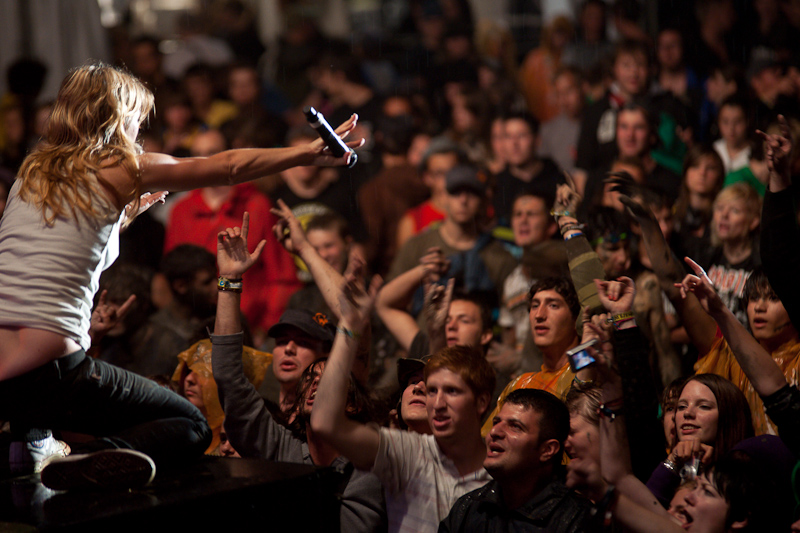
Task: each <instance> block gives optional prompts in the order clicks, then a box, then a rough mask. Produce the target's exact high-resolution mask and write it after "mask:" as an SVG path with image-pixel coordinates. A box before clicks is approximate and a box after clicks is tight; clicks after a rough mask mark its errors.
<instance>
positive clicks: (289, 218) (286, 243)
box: [270, 198, 309, 255]
mask: <svg viewBox="0 0 800 533" xmlns="http://www.w3.org/2000/svg"><path fill="white" fill-rule="evenodd" d="M270 212H271V213H272V214H273V215H275V216H276V217H278V222H277V224H275V225H274V226H272V232H273V233H274V234H275V238H276V239H278V242H279V243H281V245H283V247H284V248H285V249H286V251H287V252H289V253H290V254H298V255H299V254H300V252H301V251H302V250H303V248H304V247H306V246H309V244H308V239H306V232H305V231H304V230H303V225H302V224H300V221H299V220H297V217H296V216H294V213H292V210H291V209H289V206H287V205H286V202H284V201H283V200H281V199H280V198H279V199H278V207H273V208H272V209H270Z"/></svg>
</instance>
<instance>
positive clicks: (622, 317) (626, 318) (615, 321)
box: [606, 311, 634, 329]
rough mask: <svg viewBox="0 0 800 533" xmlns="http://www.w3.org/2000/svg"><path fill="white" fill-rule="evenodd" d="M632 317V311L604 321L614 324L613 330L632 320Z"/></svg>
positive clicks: (612, 316)
mask: <svg viewBox="0 0 800 533" xmlns="http://www.w3.org/2000/svg"><path fill="white" fill-rule="evenodd" d="M633 318H634V315H633V311H627V312H625V313H619V314H616V315H611V316H610V317H609V318H607V319H606V322H608V323H609V324H614V329H619V325H620V324H622V323H623V322H627V321H629V320H633Z"/></svg>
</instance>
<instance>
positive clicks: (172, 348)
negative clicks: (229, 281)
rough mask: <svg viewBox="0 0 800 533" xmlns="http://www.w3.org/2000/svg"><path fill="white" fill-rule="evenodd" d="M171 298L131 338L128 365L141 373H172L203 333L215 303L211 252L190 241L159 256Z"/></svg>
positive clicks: (214, 270) (214, 280)
mask: <svg viewBox="0 0 800 533" xmlns="http://www.w3.org/2000/svg"><path fill="white" fill-rule="evenodd" d="M161 273H162V274H163V275H164V277H165V278H166V280H167V283H168V286H169V292H170V293H171V294H172V298H171V300H170V302H169V304H167V306H166V307H164V308H163V309H161V310H159V311H158V312H157V313H155V314H153V315H152V316H150V318H149V319H148V321H147V322H146V323H145V325H144V326H143V328H142V330H141V331H140V333H138V334H137V335H136V338H135V339H134V342H133V360H132V361H131V363H130V364H129V365H128V367H127V369H128V370H130V371H131V372H136V373H137V374H140V375H142V376H152V375H157V374H163V375H167V376H171V375H172V373H173V372H174V371H175V366H176V365H177V364H178V359H177V357H178V354H179V353H181V352H182V351H184V350H185V349H187V348H189V346H191V345H192V343H194V342H195V341H196V340H197V338H198V336H200V335H202V334H203V331H204V329H203V328H204V326H205V325H206V321H208V320H209V319H211V318H212V317H213V316H214V309H215V306H216V303H217V290H216V278H215V277H214V274H215V273H216V265H215V264H214V255H213V254H211V252H209V251H208V250H206V249H204V248H201V247H199V246H195V245H193V244H182V245H180V246H177V247H176V248H174V249H173V250H172V251H170V252H169V253H168V254H166V255H165V256H164V257H163V259H162V260H161Z"/></svg>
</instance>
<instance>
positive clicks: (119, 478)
mask: <svg viewBox="0 0 800 533" xmlns="http://www.w3.org/2000/svg"><path fill="white" fill-rule="evenodd" d="M155 474H156V465H155V463H153V460H152V459H150V457H148V456H147V455H145V454H143V453H141V452H137V451H135V450H106V451H102V452H95V453H91V454H86V455H73V456H69V457H63V458H61V457H59V458H57V459H54V460H52V461H50V462H49V463H48V464H47V465H45V467H44V469H43V470H42V484H43V485H44V486H46V487H48V488H50V489H53V490H72V489H91V488H95V489H96V488H128V489H130V488H139V487H144V486H145V485H147V484H148V483H150V482H151V481H152V480H153V478H154V477H155Z"/></svg>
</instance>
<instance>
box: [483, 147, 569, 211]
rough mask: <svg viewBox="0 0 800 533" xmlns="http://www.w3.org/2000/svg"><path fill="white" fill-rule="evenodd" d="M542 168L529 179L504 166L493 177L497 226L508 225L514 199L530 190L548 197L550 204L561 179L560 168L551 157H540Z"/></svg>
mask: <svg viewBox="0 0 800 533" xmlns="http://www.w3.org/2000/svg"><path fill="white" fill-rule="evenodd" d="M542 163H543V165H542V169H541V170H540V171H539V173H538V174H537V175H536V176H534V177H533V179H532V180H531V181H522V180H521V179H518V178H516V177H515V176H514V175H513V174H511V172H510V171H509V170H508V169H507V168H506V169H505V170H503V171H502V172H501V173H499V174H498V175H497V176H496V177H495V191H494V199H493V203H494V212H495V216H496V217H497V223H498V225H499V226H504V227H509V225H510V223H511V209H512V207H513V206H514V199H515V198H516V197H517V196H519V195H520V194H522V193H524V192H530V193H534V194H537V195H539V196H544V197H545V198H547V199H548V203H549V204H552V202H553V201H554V200H555V197H556V186H557V185H558V184H559V183H561V182H562V181H563V177H562V175H561V170H559V168H558V166H557V165H556V164H555V163H554V162H553V160H552V159H542Z"/></svg>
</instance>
